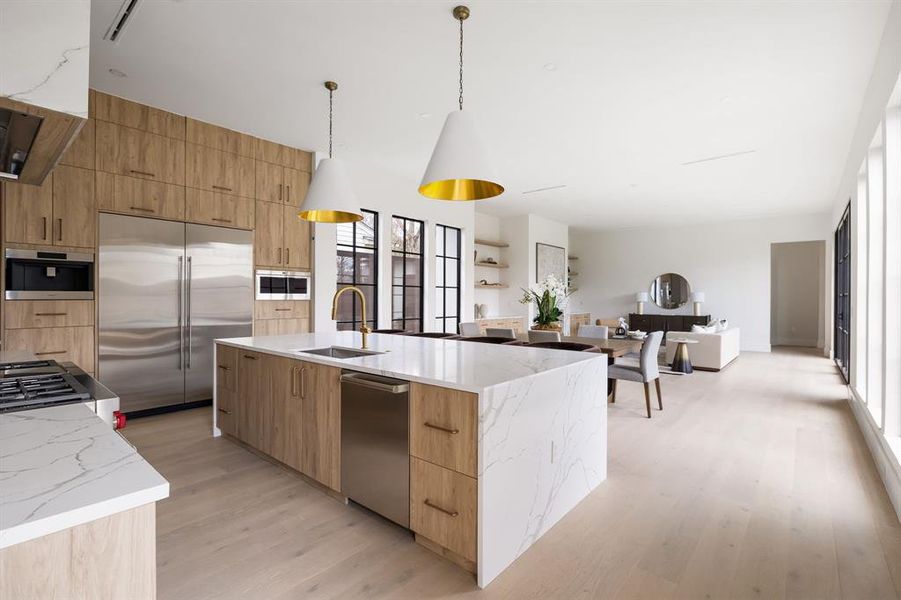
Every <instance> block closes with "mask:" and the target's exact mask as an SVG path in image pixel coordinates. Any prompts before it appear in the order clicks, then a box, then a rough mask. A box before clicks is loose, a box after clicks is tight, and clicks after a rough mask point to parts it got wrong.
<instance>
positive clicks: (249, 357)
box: [244, 354, 257, 360]
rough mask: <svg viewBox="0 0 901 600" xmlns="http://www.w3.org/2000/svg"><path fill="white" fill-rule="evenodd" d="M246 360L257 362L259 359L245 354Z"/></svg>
mask: <svg viewBox="0 0 901 600" xmlns="http://www.w3.org/2000/svg"><path fill="white" fill-rule="evenodd" d="M244 358H246V359H249V360H256V359H257V357H256V356H251V355H249V354H245V355H244Z"/></svg>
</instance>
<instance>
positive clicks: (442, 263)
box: [435, 225, 460, 333]
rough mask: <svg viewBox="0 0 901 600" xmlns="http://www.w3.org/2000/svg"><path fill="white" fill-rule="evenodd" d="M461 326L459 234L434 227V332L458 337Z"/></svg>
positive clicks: (453, 228) (452, 229)
mask: <svg viewBox="0 0 901 600" xmlns="http://www.w3.org/2000/svg"><path fill="white" fill-rule="evenodd" d="M459 324H460V230H459V229H457V228H456V227H448V226H447V225H436V226H435V331H443V332H445V333H457V328H458V326H459Z"/></svg>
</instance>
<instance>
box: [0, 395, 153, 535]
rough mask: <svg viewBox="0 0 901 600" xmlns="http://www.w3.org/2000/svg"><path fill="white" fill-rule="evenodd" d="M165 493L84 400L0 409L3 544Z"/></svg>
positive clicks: (143, 462)
mask: <svg viewBox="0 0 901 600" xmlns="http://www.w3.org/2000/svg"><path fill="white" fill-rule="evenodd" d="M168 496H169V482H167V481H166V480H165V479H163V477H162V476H161V475H160V474H159V473H157V472H156V470H154V468H153V467H151V466H150V463H148V462H147V461H146V460H144V459H143V458H142V457H141V455H140V454H138V452H137V450H135V448H134V447H133V446H132V445H131V444H129V443H128V442H126V441H125V439H124V438H122V436H120V435H119V434H118V433H117V432H116V431H115V430H113V429H112V428H111V427H110V426H109V425H108V424H106V423H104V422H103V420H102V419H100V418H99V417H98V416H97V415H95V414H94V413H93V411H91V409H89V408H88V407H87V406H85V405H84V404H67V405H64V406H55V407H51V408H42V409H38V410H28V411H22V412H9V413H3V414H0V548H6V547H8V546H12V545H14V544H19V543H21V542H25V541H28V540H32V539H35V538H38V537H41V536H44V535H47V534H50V533H54V532H57V531H61V530H63V529H67V528H69V527H74V526H75V525H81V524H82V523H87V522H89V521H93V520H95V519H99V518H101V517H105V516H109V515H112V514H115V513H118V512H122V511H125V510H129V509H132V508H136V507H138V506H141V505H144V504H147V503H150V502H155V501H157V500H162V499H163V498H166V497H168Z"/></svg>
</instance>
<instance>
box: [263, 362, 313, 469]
mask: <svg viewBox="0 0 901 600" xmlns="http://www.w3.org/2000/svg"><path fill="white" fill-rule="evenodd" d="M303 368H304V363H302V362H300V361H296V360H292V359H290V358H283V357H279V356H267V357H265V371H266V375H267V379H268V380H269V400H270V402H271V406H272V414H271V421H270V423H271V424H270V427H269V431H268V434H269V441H268V446H269V454H270V456H272V458H274V459H276V460H277V461H280V462H282V463H284V464H286V465H288V466H289V467H291V468H293V469H296V470H298V471H303V470H304V469H303V438H304V431H303V418H304V411H303V401H304V400H303V398H302V397H301V388H302V386H303V383H304V382H303V381H302V377H303Z"/></svg>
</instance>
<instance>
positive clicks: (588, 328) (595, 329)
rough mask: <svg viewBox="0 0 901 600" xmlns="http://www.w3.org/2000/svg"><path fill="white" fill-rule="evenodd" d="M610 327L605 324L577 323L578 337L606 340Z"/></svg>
mask: <svg viewBox="0 0 901 600" xmlns="http://www.w3.org/2000/svg"><path fill="white" fill-rule="evenodd" d="M609 332H610V328H609V327H607V326H606V325H579V332H578V334H577V336H578V337H584V338H595V339H598V340H606V339H607V334H608V333H609Z"/></svg>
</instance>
